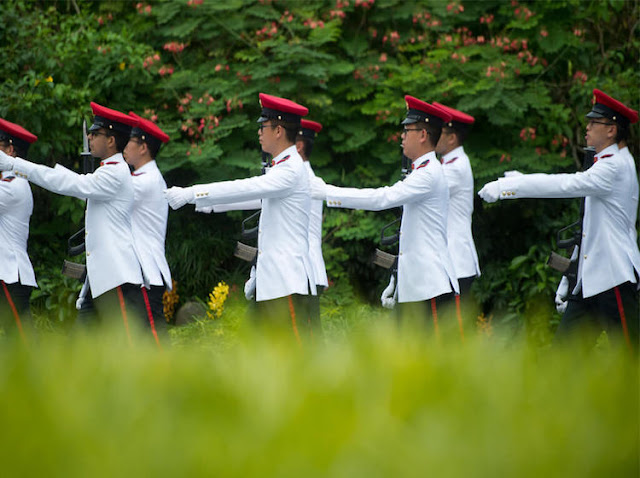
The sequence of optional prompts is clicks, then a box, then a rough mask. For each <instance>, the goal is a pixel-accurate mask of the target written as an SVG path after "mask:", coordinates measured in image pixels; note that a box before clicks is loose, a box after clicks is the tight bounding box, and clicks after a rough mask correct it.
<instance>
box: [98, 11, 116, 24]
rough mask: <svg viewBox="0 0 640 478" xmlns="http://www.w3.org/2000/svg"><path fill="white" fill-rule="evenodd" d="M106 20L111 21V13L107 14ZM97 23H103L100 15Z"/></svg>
mask: <svg viewBox="0 0 640 478" xmlns="http://www.w3.org/2000/svg"><path fill="white" fill-rule="evenodd" d="M107 20H108V21H110V22H111V21H113V15H112V14H111V13H109V15H107ZM98 25H104V18H102V16H99V17H98Z"/></svg>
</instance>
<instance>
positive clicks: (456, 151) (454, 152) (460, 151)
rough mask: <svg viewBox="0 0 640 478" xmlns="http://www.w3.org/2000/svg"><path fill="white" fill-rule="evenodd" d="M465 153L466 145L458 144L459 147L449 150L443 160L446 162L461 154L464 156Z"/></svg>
mask: <svg viewBox="0 0 640 478" xmlns="http://www.w3.org/2000/svg"><path fill="white" fill-rule="evenodd" d="M463 154H464V147H463V146H462V145H460V146H458V147H457V148H454V149H452V150H451V151H449V152H448V153H447V154H445V155H443V156H442V162H443V163H446V162H447V161H449V160H451V159H453V158H458V157H460V156H462V155H463Z"/></svg>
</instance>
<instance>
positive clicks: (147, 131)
mask: <svg viewBox="0 0 640 478" xmlns="http://www.w3.org/2000/svg"><path fill="white" fill-rule="evenodd" d="M129 116H132V117H133V118H135V119H136V120H137V121H138V122H137V124H136V125H135V126H134V127H133V128H132V129H131V136H137V137H138V138H141V139H142V140H143V141H146V140H147V136H148V135H151V136H152V137H154V138H155V139H157V140H159V141H162V142H163V143H168V142H169V135H168V134H167V133H165V132H164V131H162V130H161V129H160V127H159V126H158V125H156V124H155V123H154V122H153V121H151V120H148V119H146V118H143V117H141V116H138V115H137V114H135V113H134V112H133V111H129Z"/></svg>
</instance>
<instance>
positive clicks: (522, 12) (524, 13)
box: [513, 7, 535, 22]
mask: <svg viewBox="0 0 640 478" xmlns="http://www.w3.org/2000/svg"><path fill="white" fill-rule="evenodd" d="M513 13H514V15H515V16H516V17H518V18H519V19H521V20H524V21H525V22H526V21H527V20H529V19H530V18H531V17H533V16H534V15H535V13H533V12H532V11H531V10H529V9H528V8H527V7H522V8H520V7H518V8H516V9H514V10H513Z"/></svg>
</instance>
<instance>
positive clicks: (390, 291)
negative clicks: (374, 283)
mask: <svg viewBox="0 0 640 478" xmlns="http://www.w3.org/2000/svg"><path fill="white" fill-rule="evenodd" d="M397 298H398V289H396V276H395V275H392V276H391V279H390V280H389V285H388V286H387V288H386V289H385V290H383V291H382V295H381V296H380V302H382V307H384V308H385V309H393V307H394V306H395V305H396V299H397Z"/></svg>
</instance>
